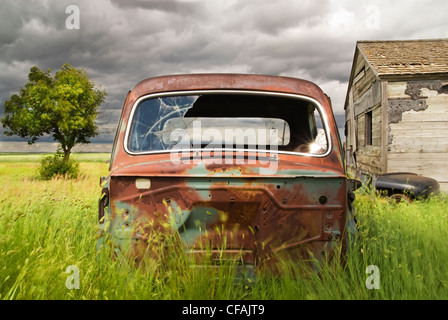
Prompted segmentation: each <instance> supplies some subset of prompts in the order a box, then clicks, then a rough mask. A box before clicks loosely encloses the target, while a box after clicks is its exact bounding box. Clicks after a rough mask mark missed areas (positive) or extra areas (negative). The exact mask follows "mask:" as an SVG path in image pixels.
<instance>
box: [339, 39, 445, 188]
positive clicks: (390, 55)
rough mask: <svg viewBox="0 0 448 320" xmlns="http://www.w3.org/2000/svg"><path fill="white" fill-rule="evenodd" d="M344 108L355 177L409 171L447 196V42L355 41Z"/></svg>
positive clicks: (352, 169) (347, 143)
mask: <svg viewBox="0 0 448 320" xmlns="http://www.w3.org/2000/svg"><path fill="white" fill-rule="evenodd" d="M344 108H345V116H346V128H345V130H346V148H347V153H346V154H347V159H346V160H347V167H348V168H349V170H351V171H352V172H353V173H354V174H355V175H356V176H357V177H358V178H361V179H363V176H364V175H371V174H380V173H388V172H413V173H417V174H421V175H424V176H428V177H431V178H434V179H436V180H437V181H438V182H439V183H440V188H441V190H442V191H448V39H432V40H407V41H358V42H357V44H356V49H355V54H354V58H353V64H352V69H351V73H350V80H349V85H348V90H347V96H346V100H345V106H344Z"/></svg>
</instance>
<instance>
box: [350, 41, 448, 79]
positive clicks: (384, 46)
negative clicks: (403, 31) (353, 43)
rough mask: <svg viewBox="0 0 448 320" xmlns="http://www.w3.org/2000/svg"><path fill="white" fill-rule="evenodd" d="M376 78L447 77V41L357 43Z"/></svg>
mask: <svg viewBox="0 0 448 320" xmlns="http://www.w3.org/2000/svg"><path fill="white" fill-rule="evenodd" d="M357 48H358V49H359V51H360V52H361V54H362V55H363V56H364V57H365V58H366V60H367V61H368V63H369V64H370V65H371V67H372V68H373V69H374V71H375V72H376V73H377V75H378V76H386V75H418V74H437V73H448V39H426V40H398V41H395V40H389V41H358V42H357Z"/></svg>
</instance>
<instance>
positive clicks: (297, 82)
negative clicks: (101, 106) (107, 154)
mask: <svg viewBox="0 0 448 320" xmlns="http://www.w3.org/2000/svg"><path fill="white" fill-rule="evenodd" d="M343 159H344V157H343V154H342V146H341V142H340V139H339V136H338V128H337V125H336V122H335V119H334V116H333V112H332V108H331V103H330V100H329V98H328V97H327V96H326V95H325V94H324V93H323V92H322V90H321V89H320V88H319V87H318V86H316V85H315V84H313V83H311V82H309V81H305V80H301V79H295V78H288V77H277V76H262V75H242V74H193V75H173V76H162V77H155V78H149V79H146V80H143V81H142V82H140V83H138V84H137V85H136V86H135V87H134V88H133V89H132V90H131V91H130V92H129V93H128V95H127V98H126V100H125V103H124V106H123V110H122V115H121V119H120V122H119V126H118V128H117V133H116V137H115V142H114V147H113V152H112V155H111V161H110V174H109V176H108V177H107V178H106V179H105V180H106V181H105V185H104V186H103V196H102V198H101V200H100V222H101V226H102V229H103V233H104V234H106V233H107V234H108V235H109V236H110V238H111V239H112V240H113V242H114V243H115V245H116V248H117V251H119V252H121V253H126V254H130V255H132V256H133V257H134V258H135V259H136V260H139V259H143V256H144V254H143V253H144V252H151V246H154V245H155V243H156V242H155V241H154V239H153V238H152V235H153V233H155V232H156V233H157V232H158V233H172V234H176V235H177V236H178V237H179V239H181V243H182V246H183V249H184V250H185V252H187V253H188V254H190V255H192V256H195V257H198V256H200V255H203V254H204V252H205V251H207V250H208V251H211V252H215V251H216V252H218V251H219V255H217V256H219V257H223V256H225V257H226V258H228V257H236V258H235V259H240V260H241V262H242V264H244V265H250V266H253V267H254V268H256V269H262V268H264V267H266V266H270V265H272V264H273V263H274V264H275V262H276V261H278V260H279V259H282V258H285V257H287V258H288V259H310V256H312V257H321V256H323V255H326V254H328V253H330V252H331V251H332V250H334V249H335V248H337V247H338V246H341V245H342V246H344V245H345V241H346V234H347V230H348V227H349V226H353V214H352V212H351V208H350V199H349V195H350V193H351V190H350V183H349V181H348V180H347V177H346V175H345V169H344V162H343Z"/></svg>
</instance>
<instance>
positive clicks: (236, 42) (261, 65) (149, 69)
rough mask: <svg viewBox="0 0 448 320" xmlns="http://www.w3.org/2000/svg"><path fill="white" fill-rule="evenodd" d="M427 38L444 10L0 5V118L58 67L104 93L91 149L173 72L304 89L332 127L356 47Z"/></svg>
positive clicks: (302, 4) (446, 5)
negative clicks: (140, 95) (35, 75)
mask: <svg viewBox="0 0 448 320" xmlns="http://www.w3.org/2000/svg"><path fill="white" fill-rule="evenodd" d="M70 5H74V6H76V8H78V9H79V21H77V20H76V17H75V16H73V14H74V13H75V11H72V10H68V9H67V7H69V6H70ZM77 22H79V24H77ZM427 38H448V2H447V1H443V0H434V1H422V0H406V1H404V0H399V1H398V0H396V1H385V0H374V1H355V0H341V1H336V0H314V1H311V0H301V1H299V0H204V1H202V0H178V1H171V0H127V1H126V0H95V1H87V0H85V1H84V0H82V1H75V0H68V1H65V0H48V1H43V0H39V1H31V0H0V117H3V113H4V106H3V105H4V101H5V100H8V99H9V97H10V96H11V95H12V94H14V93H17V92H18V91H19V89H20V87H21V86H23V85H24V84H25V83H26V82H27V76H28V72H29V70H30V68H31V67H32V66H38V67H39V68H41V69H43V70H47V69H51V70H52V73H54V72H55V71H57V70H58V69H59V68H60V67H61V66H62V65H63V64H64V63H66V62H68V63H70V64H71V65H72V66H74V67H75V68H83V69H84V70H85V71H87V74H88V76H89V77H90V78H91V79H92V80H93V81H94V82H95V83H96V84H100V85H101V86H102V87H103V88H104V89H106V91H107V93H108V96H107V98H106V102H105V103H104V104H103V105H102V107H101V108H102V109H103V110H105V111H107V112H106V113H107V114H108V115H109V118H108V121H107V123H105V124H102V125H101V132H102V133H101V134H100V135H99V136H98V137H96V138H95V139H94V140H93V142H106V143H107V142H111V140H112V139H113V135H114V129H115V127H116V124H117V121H118V117H119V113H120V110H121V107H122V104H123V101H124V98H125V95H126V93H127V91H128V90H130V89H131V88H132V87H133V86H134V85H135V84H136V83H137V82H139V81H140V80H142V79H145V78H148V77H153V76H158V75H166V74H179V73H196V72H201V73H203V72H205V73H208V72H235V73H257V74H270V75H284V76H292V77H299V78H304V79H307V80H311V81H313V82H315V83H316V84H318V85H319V86H320V87H321V88H322V89H323V90H324V91H325V92H326V93H327V94H328V95H329V96H330V97H331V99H332V101H333V106H334V110H335V112H336V114H337V115H341V116H338V119H339V121H340V123H341V125H342V124H343V119H344V118H343V116H342V115H343V105H344V100H345V95H346V91H347V82H348V77H349V74H350V69H351V65H352V59H353V55H354V50H355V44H356V41H357V40H406V39H427ZM0 131H1V132H2V133H1V134H0V151H20V150H11V149H8V148H10V147H8V148H6V147H4V148H3V149H2V142H8V141H9V142H11V141H13V140H17V139H18V138H16V137H6V136H5V135H3V128H2V127H0ZM43 141H46V140H45V139H43ZM4 145H6V144H5V143H3V146H4Z"/></svg>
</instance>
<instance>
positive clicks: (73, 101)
mask: <svg viewBox="0 0 448 320" xmlns="http://www.w3.org/2000/svg"><path fill="white" fill-rule="evenodd" d="M105 97H106V91H105V90H101V86H99V87H98V86H96V85H95V84H94V83H93V81H91V80H89V78H88V77H87V73H86V72H85V71H84V70H83V69H75V68H73V67H72V66H71V65H69V64H64V65H63V66H62V67H61V69H60V70H59V71H57V72H56V73H55V75H54V77H53V76H52V75H51V74H50V70H47V71H45V72H44V71H42V70H40V69H39V68H38V67H36V66H34V67H32V68H31V69H30V73H29V74H28V82H27V83H26V84H25V86H24V87H21V88H20V92H19V94H13V95H12V96H11V97H10V99H9V100H8V101H5V117H4V118H3V119H1V121H2V125H3V127H4V128H6V129H7V130H6V131H5V134H6V135H8V136H12V135H18V136H20V137H22V138H26V139H27V140H28V143H29V144H33V143H34V142H36V140H37V139H39V137H41V136H44V135H51V136H52V137H53V139H54V140H56V141H58V142H59V143H60V148H61V149H62V151H63V152H64V160H66V161H68V159H69V157H70V153H71V150H72V148H73V147H74V146H75V145H76V144H79V143H80V144H84V143H90V138H92V137H94V136H95V135H97V134H98V126H97V124H96V123H95V120H96V117H97V115H98V108H99V106H100V105H101V104H102V103H103V102H104V100H105Z"/></svg>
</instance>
